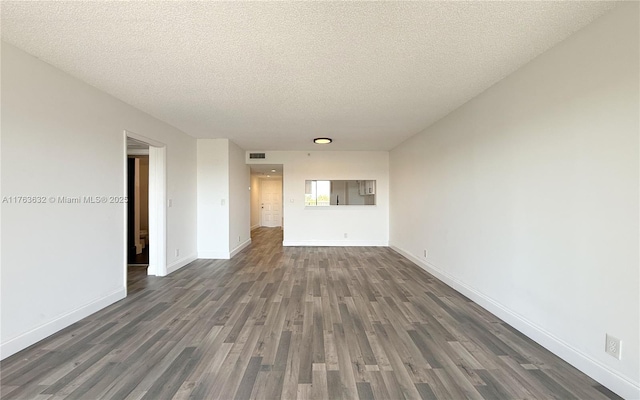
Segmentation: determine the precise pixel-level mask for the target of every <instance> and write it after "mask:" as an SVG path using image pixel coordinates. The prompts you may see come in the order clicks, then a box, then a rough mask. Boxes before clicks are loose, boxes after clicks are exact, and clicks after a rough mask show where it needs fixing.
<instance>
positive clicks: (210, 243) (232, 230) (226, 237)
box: [197, 139, 251, 259]
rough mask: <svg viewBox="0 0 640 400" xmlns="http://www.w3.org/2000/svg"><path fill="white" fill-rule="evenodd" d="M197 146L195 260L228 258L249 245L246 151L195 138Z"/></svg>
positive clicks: (222, 141) (223, 141)
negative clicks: (196, 245) (196, 247)
mask: <svg viewBox="0 0 640 400" xmlns="http://www.w3.org/2000/svg"><path fill="white" fill-rule="evenodd" d="M197 147H198V161H197V164H198V167H197V170H198V172H197V174H198V257H199V258H219V259H229V258H230V257H233V255H234V254H235V253H237V252H238V251H240V250H242V249H243V248H244V247H246V246H247V245H249V244H250V243H251V233H250V225H249V224H250V218H251V217H250V215H251V210H250V207H251V206H250V200H249V196H250V194H249V184H250V183H249V177H250V171H249V167H248V166H247V165H246V163H245V160H244V154H245V152H244V150H243V149H241V148H240V147H238V146H237V145H236V144H235V143H233V142H231V141H229V139H198V145H197ZM238 238H240V240H238Z"/></svg>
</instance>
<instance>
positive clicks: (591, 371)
mask: <svg viewBox="0 0 640 400" xmlns="http://www.w3.org/2000/svg"><path fill="white" fill-rule="evenodd" d="M390 247H391V248H392V249H393V250H395V251H397V252H398V253H400V254H402V255H403V256H405V257H406V258H408V259H409V260H411V261H412V262H413V263H414V264H416V265H418V266H419V267H421V268H422V269H424V270H426V271H427V272H429V273H430V274H432V275H433V276H435V277H436V278H438V279H439V280H441V281H442V282H444V283H445V284H446V285H448V286H450V287H452V288H453V289H455V290H457V291H458V292H460V293H462V294H463V295H465V296H467V297H468V298H469V299H471V300H473V301H474V302H476V303H478V304H479V305H480V306H482V307H483V308H484V309H486V310H487V311H489V312H491V313H492V314H494V315H495V316H497V317H498V318H500V319H502V320H503V321H505V322H506V323H508V324H509V325H511V326H512V327H514V328H516V329H517V330H519V331H520V332H522V333H523V334H524V335H526V336H527V337H529V338H531V339H532V340H534V341H535V342H537V343H538V344H540V345H541V346H542V347H544V348H546V349H547V350H549V351H551V352H552V353H553V354H555V355H557V356H558V357H560V358H562V359H563V360H565V361H566V362H568V363H569V364H571V365H573V366H574V367H576V368H577V369H579V370H580V371H582V372H584V373H585V374H587V375H588V376H590V377H591V378H593V379H594V380H596V381H598V382H599V383H601V384H602V385H603V386H605V387H607V388H608V389H610V390H611V391H613V392H615V393H616V394H618V395H619V396H622V397H623V398H625V399H640V382H634V381H633V380H631V379H629V378H627V377H625V376H622V375H620V374H619V373H617V372H616V371H614V370H612V369H611V368H609V367H608V366H606V365H604V364H602V363H601V362H599V361H597V360H594V359H593V358H591V357H590V356H589V355H587V354H585V353H583V352H581V351H580V350H578V349H576V348H574V347H573V346H571V345H570V344H569V343H566V342H565V341H563V340H561V339H560V338H558V337H556V336H554V335H553V334H552V333H551V332H548V331H547V330H545V329H544V328H542V327H540V326H538V325H536V324H534V323H533V322H531V321H529V320H528V319H526V318H525V317H523V316H521V315H519V314H518V313H516V312H514V311H513V310H511V309H509V308H508V307H507V306H505V305H503V304H501V303H499V302H497V301H495V300H494V299H492V298H490V297H488V296H486V295H485V294H483V293H481V292H479V291H477V290H476V289H474V288H472V287H470V286H468V285H466V284H465V283H463V282H462V281H460V280H458V279H457V278H455V277H453V276H452V275H450V274H448V273H447V272H445V271H443V270H441V269H440V268H438V267H436V266H435V265H433V264H431V263H429V262H427V261H426V260H423V259H420V258H419V257H416V256H414V255H413V254H411V253H409V252H408V251H406V250H403V249H401V248H399V247H397V246H394V245H393V244H392V245H391V246H390Z"/></svg>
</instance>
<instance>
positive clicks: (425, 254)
mask: <svg viewBox="0 0 640 400" xmlns="http://www.w3.org/2000/svg"><path fill="white" fill-rule="evenodd" d="M428 254H429V252H428V251H427V249H424V258H427V255H428Z"/></svg>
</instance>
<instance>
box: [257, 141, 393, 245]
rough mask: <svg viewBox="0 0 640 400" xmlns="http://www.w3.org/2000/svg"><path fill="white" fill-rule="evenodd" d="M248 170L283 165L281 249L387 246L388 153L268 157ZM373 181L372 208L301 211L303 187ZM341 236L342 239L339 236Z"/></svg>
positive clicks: (274, 154)
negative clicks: (314, 183) (316, 182)
mask: <svg viewBox="0 0 640 400" xmlns="http://www.w3.org/2000/svg"><path fill="white" fill-rule="evenodd" d="M248 154H249V153H247V163H250V164H283V165H284V177H283V185H284V210H283V212H284V245H285V246H305V245H308V246H316V245H317V246H386V245H387V244H388V242H389V238H388V235H389V153H388V152H386V151H314V152H306V151H269V152H266V158H265V159H264V160H256V159H249V158H248V157H249V155H248ZM308 179H318V180H329V179H337V180H364V179H368V180H377V194H376V201H377V205H375V206H333V207H305V205H304V191H305V190H304V189H305V186H304V183H305V180H308ZM345 233H347V236H348V237H347V238H345V237H344V234H345Z"/></svg>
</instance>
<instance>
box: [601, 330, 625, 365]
mask: <svg viewBox="0 0 640 400" xmlns="http://www.w3.org/2000/svg"><path fill="white" fill-rule="evenodd" d="M621 350H622V342H621V341H620V339H618V338H615V337H613V336H611V335H609V334H608V333H607V342H606V344H605V349H604V351H606V352H607V354H609V355H610V356H613V357H615V358H617V359H618V360H619V359H620V355H621Z"/></svg>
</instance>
